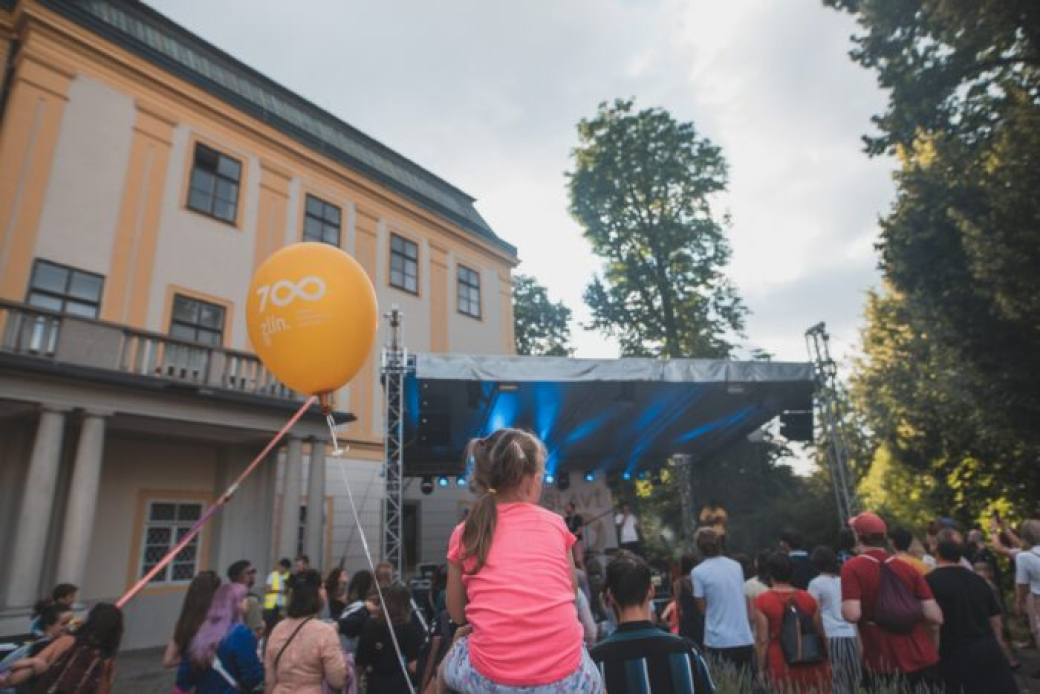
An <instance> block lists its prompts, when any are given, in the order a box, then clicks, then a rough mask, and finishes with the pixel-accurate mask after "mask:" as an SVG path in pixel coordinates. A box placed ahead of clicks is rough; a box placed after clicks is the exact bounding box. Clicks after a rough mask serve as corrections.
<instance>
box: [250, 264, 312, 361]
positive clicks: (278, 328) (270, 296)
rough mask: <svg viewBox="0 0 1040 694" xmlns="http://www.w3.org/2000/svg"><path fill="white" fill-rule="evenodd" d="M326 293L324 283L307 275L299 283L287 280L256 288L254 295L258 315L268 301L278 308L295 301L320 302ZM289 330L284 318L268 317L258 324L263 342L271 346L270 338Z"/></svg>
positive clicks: (264, 309) (264, 308) (262, 311)
mask: <svg viewBox="0 0 1040 694" xmlns="http://www.w3.org/2000/svg"><path fill="white" fill-rule="evenodd" d="M326 291H327V289H326V286H325V281H324V280H323V279H321V278H320V277H315V276H314V275H308V276H307V277H304V278H303V279H301V280H300V281H299V282H291V281H289V280H278V281H277V282H275V283H274V286H271V285H268V284H265V285H264V286H262V287H257V288H256V295H257V296H258V297H260V313H264V312H265V311H266V310H267V302H268V300H270V302H271V304H272V305H273V306H277V307H279V308H281V307H284V306H288V305H289V304H291V303H292V302H293V301H295V300H296V299H302V300H304V301H321V300H322V299H324V298H325V292H326ZM289 328H290V326H289V324H288V323H286V322H285V319H284V318H280V317H277V316H268V317H267V318H265V319H264V320H263V322H262V323H261V324H260V332H261V334H262V335H263V338H264V342H265V343H267V344H268V345H269V344H271V336H272V335H275V334H277V333H280V332H284V331H286V330H288V329H289Z"/></svg>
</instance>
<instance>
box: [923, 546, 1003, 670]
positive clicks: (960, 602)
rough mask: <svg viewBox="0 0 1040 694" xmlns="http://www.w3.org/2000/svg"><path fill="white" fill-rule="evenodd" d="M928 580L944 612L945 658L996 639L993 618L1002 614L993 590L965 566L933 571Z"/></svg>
mask: <svg viewBox="0 0 1040 694" xmlns="http://www.w3.org/2000/svg"><path fill="white" fill-rule="evenodd" d="M925 580H926V581H928V586H929V587H930V588H931V589H932V593H933V594H934V595H935V601H936V602H938V603H939V607H941V608H942V612H943V625H942V636H941V638H940V640H939V653H940V655H942V656H943V657H946V656H947V655H949V654H951V653H954V652H956V651H958V650H959V649H961V648H963V647H965V646H968V645H970V644H972V643H974V642H976V641H980V640H982V639H992V638H995V636H994V635H993V627H992V626H991V625H990V623H989V618H990V617H993V616H995V615H999V614H1000V606H999V605H997V601H996V599H995V598H994V597H993V591H992V590H990V588H989V585H987V584H986V582H985V581H984V580H982V579H981V578H980V577H978V576H976V575H975V572H973V571H969V570H968V569H965V568H964V567H963V566H942V567H938V568H936V569H933V570H932V571H931V572H930V573H929V574H928V575H927V576H925Z"/></svg>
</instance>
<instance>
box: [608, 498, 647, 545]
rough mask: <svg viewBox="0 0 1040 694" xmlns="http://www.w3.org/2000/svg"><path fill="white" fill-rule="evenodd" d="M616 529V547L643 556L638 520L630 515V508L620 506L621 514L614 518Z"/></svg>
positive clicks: (632, 514)
mask: <svg viewBox="0 0 1040 694" xmlns="http://www.w3.org/2000/svg"><path fill="white" fill-rule="evenodd" d="M614 525H615V526H616V527H617V533H618V547H620V548H621V549H627V550H628V551H630V552H634V553H635V554H637V555H639V556H643V543H642V542H641V541H640V540H639V519H638V518H637V517H636V516H635V514H634V513H632V508H631V507H630V506H629V505H628V504H627V503H624V504H621V512H620V513H618V514H617V515H616V516H614Z"/></svg>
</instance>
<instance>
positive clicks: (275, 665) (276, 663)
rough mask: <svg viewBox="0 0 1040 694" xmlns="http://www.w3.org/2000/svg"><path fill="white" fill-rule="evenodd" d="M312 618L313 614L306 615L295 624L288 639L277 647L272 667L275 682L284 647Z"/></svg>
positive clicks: (287, 645) (276, 681)
mask: <svg viewBox="0 0 1040 694" xmlns="http://www.w3.org/2000/svg"><path fill="white" fill-rule="evenodd" d="M312 619H314V616H313V615H312V616H310V617H308V618H307V619H305V620H303V621H302V622H300V624H299V626H297V627H296V629H295V630H294V631H293V633H292V634H291V635H290V636H289V639H288V640H287V641H286V642H285V643H283V644H282V647H281V648H279V649H278V655H276V656H275V657H274V668H273V671H274V681H275V684H277V683H278V663H279V661H281V659H282V654H283V653H285V649H286V648H288V647H289V644H290V643H292V642H293V639H295V638H296V635H297V634H299V633H300V629H302V628H303V627H305V626H306V625H307V622H309V621H311V620H312Z"/></svg>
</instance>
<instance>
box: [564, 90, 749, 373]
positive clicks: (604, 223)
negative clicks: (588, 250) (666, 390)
mask: <svg viewBox="0 0 1040 694" xmlns="http://www.w3.org/2000/svg"><path fill="white" fill-rule="evenodd" d="M572 159H573V170H572V171H570V172H569V173H568V174H567V176H568V183H569V188H570V211H571V214H572V215H573V216H574V218H575V219H576V220H577V221H578V223H579V224H580V225H581V227H582V229H583V231H584V235H585V238H586V239H588V240H589V242H590V243H591V244H592V250H593V252H594V253H595V254H596V255H598V256H600V257H601V258H602V259H603V261H604V267H603V270H602V273H601V274H600V275H598V276H597V277H595V278H594V280H593V281H592V283H591V284H590V285H589V286H588V288H587V289H586V291H585V301H586V303H587V304H588V305H589V308H590V309H591V310H592V322H591V327H594V328H596V329H598V330H600V331H602V332H604V333H606V334H607V335H610V336H612V337H614V338H615V339H617V340H618V342H619V343H620V345H621V351H622V354H624V355H626V356H665V357H702V358H725V357H727V356H729V355H730V353H731V352H732V350H733V343H734V340H735V339H736V338H737V337H738V336H740V335H741V333H742V330H743V327H744V316H745V313H746V309H745V308H744V305H743V304H742V302H741V301H740V298H739V297H738V296H737V292H736V290H735V288H734V286H733V285H732V283H731V282H730V281H729V280H728V279H727V278H726V276H725V275H724V273H723V271H724V269H725V267H726V264H727V262H728V261H729V257H730V248H729V243H728V241H727V239H726V232H725V224H726V219H725V218H724V217H722V216H720V215H718V214H717V213H716V212H715V210H714V209H713V207H712V202H713V198H714V196H715V195H716V194H718V193H721V192H722V191H723V190H725V188H726V183H727V171H726V161H725V159H724V158H723V155H722V151H721V150H720V149H719V147H717V146H716V145H714V144H712V143H711V142H710V141H709V140H708V139H707V138H705V137H702V136H700V135H699V134H698V133H697V130H696V129H695V127H694V125H693V123H688V122H679V121H677V120H676V119H675V118H674V117H672V115H671V114H669V113H668V112H667V111H665V110H663V109H660V108H650V109H644V110H640V111H637V110H636V108H635V104H634V102H633V101H631V100H627V101H626V100H617V101H615V102H613V103H612V104H607V103H603V104H600V106H599V110H598V111H597V113H596V115H595V116H594V117H593V118H590V119H583V120H582V121H581V122H580V123H579V124H578V146H577V147H576V148H575V149H574V151H573V152H572Z"/></svg>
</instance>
